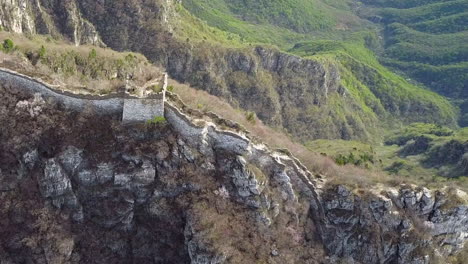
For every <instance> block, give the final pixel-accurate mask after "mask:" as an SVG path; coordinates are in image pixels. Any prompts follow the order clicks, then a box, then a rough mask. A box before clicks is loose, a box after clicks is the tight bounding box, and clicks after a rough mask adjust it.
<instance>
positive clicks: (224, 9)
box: [179, 0, 456, 124]
mask: <svg viewBox="0 0 468 264" xmlns="http://www.w3.org/2000/svg"><path fill="white" fill-rule="evenodd" d="M247 2H249V1H247ZM286 2H288V1H286ZM327 2H328V5H327V4H326V3H325V2H320V1H315V2H314V3H315V5H316V6H318V5H320V6H322V7H323V8H322V9H318V10H315V9H313V7H312V6H310V5H309V4H304V5H302V6H301V5H297V6H295V9H304V10H293V11H288V12H292V13H299V14H300V15H303V16H306V15H307V14H309V13H311V12H317V13H320V14H322V15H325V16H329V17H335V18H336V17H338V16H337V14H344V15H341V20H342V21H351V22H348V24H347V25H346V27H347V28H352V29H358V28H360V29H362V28H363V27H365V23H364V22H362V21H360V20H359V19H358V18H357V17H355V16H354V15H352V13H351V12H350V8H349V7H348V6H347V5H337V3H338V2H339V1H327ZM290 3H292V2H290ZM309 3H310V1H309ZM340 3H343V2H340ZM183 5H184V7H185V8H187V9H188V10H189V11H190V13H188V12H187V11H186V10H185V8H184V7H180V12H179V14H181V17H182V19H181V21H182V23H183V26H181V27H180V28H181V29H183V30H184V31H183V32H180V33H182V34H181V36H182V37H183V38H185V37H187V38H189V37H191V40H192V39H193V38H194V37H195V38H198V39H203V40H205V41H210V42H217V43H221V44H222V45H225V46H231V47H248V46H249V44H251V43H255V44H262V43H263V44H268V45H276V46H279V47H280V48H281V49H283V50H287V51H288V52H290V53H293V54H296V55H300V56H303V57H310V58H313V59H317V60H322V61H323V62H325V63H333V64H335V65H338V66H339V68H340V69H341V77H342V84H343V86H344V87H345V88H347V91H348V92H349V94H350V95H351V97H352V98H353V100H354V101H356V102H359V107H358V108H359V109H346V108H345V107H343V102H341V101H340V100H339V99H338V100H334V101H333V100H332V101H333V102H331V105H330V107H332V108H335V109H334V112H338V115H334V116H335V118H343V119H346V114H347V113H349V112H350V111H362V112H364V113H367V114H366V115H367V118H371V119H372V118H376V116H380V117H381V118H382V120H385V121H384V123H385V122H386V123H388V124H390V123H392V124H393V123H394V122H395V121H396V120H395V119H393V118H390V117H391V116H393V117H397V118H401V119H403V120H405V121H408V122H412V121H425V122H440V121H442V120H444V121H442V123H445V124H453V120H454V116H455V115H456V114H455V111H454V110H453V108H452V107H451V106H450V104H448V103H447V101H445V100H444V99H443V98H442V97H440V96H437V95H435V94H434V93H430V92H427V91H425V90H424V89H422V88H420V87H416V86H414V85H411V84H409V83H408V82H407V81H406V80H404V79H403V78H401V77H399V76H398V75H396V74H394V73H392V72H390V71H389V70H387V69H386V68H385V67H383V66H381V65H380V64H379V62H378V61H377V60H376V58H375V57H374V55H373V54H372V52H371V51H370V50H368V49H367V48H366V46H369V45H372V44H371V43H368V42H378V40H377V39H376V37H375V35H372V34H370V33H367V32H366V33H355V34H352V37H350V35H351V34H350V32H351V31H342V30H340V28H339V27H337V24H339V23H338V22H336V21H334V20H331V19H330V20H325V21H327V25H328V26H326V27H322V26H319V27H318V28H317V27H314V26H309V27H307V28H308V31H309V32H317V34H315V33H308V34H304V33H303V32H304V31H306V30H305V29H303V28H302V29H300V30H299V29H298V28H297V26H295V24H294V23H289V22H288V21H290V19H292V17H289V16H287V15H286V18H285V19H284V21H286V22H281V21H280V22H278V21H277V22H276V23H273V24H272V23H270V22H271V21H269V16H268V15H267V14H270V13H272V14H277V13H278V12H279V9H278V7H277V6H275V5H273V4H266V3H264V2H262V1H260V2H258V3H257V2H256V3H253V2H252V3H251V2H249V3H248V4H247V5H245V6H243V8H241V5H239V1H232V2H229V3H227V1H223V0H216V1H191V0H189V1H185V2H184V3H183ZM253 6H256V7H257V9H255V10H256V11H257V12H256V14H257V16H256V17H252V16H253V14H252V15H251V13H252V11H250V10H252V7H253ZM334 6H337V7H334ZM298 7H301V8H298ZM302 7H303V8H302ZM325 7H326V8H325ZM288 8H292V6H289V5H288ZM288 8H286V10H289V9H288ZM293 9H294V8H293ZM301 13H302V14H301ZM191 14H194V15H196V16H197V17H199V18H200V19H202V20H203V21H200V20H198V21H196V19H195V18H193V16H191ZM241 16H242V17H241ZM273 17H275V15H274V16H273ZM312 17H314V16H312ZM241 18H243V19H244V20H242V19H241ZM314 19H315V17H314ZM317 19H319V18H317ZM279 20H281V19H279ZM184 21H185V22H184ZM187 21H190V22H187ZM296 24H301V22H300V21H296ZM200 25H201V26H200ZM210 25H213V26H216V28H214V29H213V27H211V26H210ZM226 32H229V33H226ZM180 33H179V34H180ZM229 34H230V35H229ZM317 39H334V40H335V41H322V40H317ZM369 72H371V73H373V74H369ZM411 105H417V107H416V108H419V109H414V108H413V109H410V108H411ZM428 109H431V110H430V111H432V110H436V109H438V110H436V111H435V112H436V113H435V114H434V115H431V114H429V115H427V117H426V118H425V119H421V118H419V119H416V118H415V117H417V115H408V113H409V112H408V111H412V110H415V111H416V112H417V113H418V114H419V115H423V116H424V115H426V114H427V113H428V112H429V111H426V110H428ZM310 111H312V112H310V114H314V113H313V111H314V110H313V109H311V110H310ZM340 112H341V113H343V115H342V117H340V115H339V113H340ZM387 113H391V114H390V115H387ZM354 119H355V120H358V121H357V122H363V120H362V116H361V118H354ZM413 119H414V120H413ZM359 120H361V121H359ZM324 122H325V121H324Z"/></svg>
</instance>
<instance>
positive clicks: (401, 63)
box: [362, 0, 468, 126]
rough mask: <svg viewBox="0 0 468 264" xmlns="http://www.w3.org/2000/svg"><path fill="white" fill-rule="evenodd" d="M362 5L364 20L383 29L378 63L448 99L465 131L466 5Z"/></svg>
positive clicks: (467, 84) (463, 2)
mask: <svg viewBox="0 0 468 264" xmlns="http://www.w3.org/2000/svg"><path fill="white" fill-rule="evenodd" d="M363 2H364V3H365V4H366V5H368V6H369V8H367V9H365V11H362V14H363V16H364V17H367V18H368V19H371V20H373V21H376V22H379V23H380V24H382V25H383V26H384V31H383V36H384V46H385V52H384V54H383V58H382V62H383V63H384V64H385V65H388V66H391V67H394V68H396V69H398V70H401V71H403V72H404V73H405V74H407V75H408V76H409V77H410V78H413V79H415V80H417V81H418V82H421V83H423V84H425V85H426V86H427V87H428V88H430V89H432V90H434V91H436V92H437V93H439V94H442V95H444V96H447V97H449V98H451V99H452V100H453V101H454V102H455V103H456V104H458V105H459V106H460V108H461V113H462V116H461V119H460V125H462V126H466V125H467V124H468V123H467V118H468V116H467V109H468V108H467V105H468V104H467V103H466V99H467V96H468V92H467V91H468V89H467V87H468V81H467V80H468V64H467V62H468V44H467V43H468V16H467V11H468V1H466V0H457V1H363Z"/></svg>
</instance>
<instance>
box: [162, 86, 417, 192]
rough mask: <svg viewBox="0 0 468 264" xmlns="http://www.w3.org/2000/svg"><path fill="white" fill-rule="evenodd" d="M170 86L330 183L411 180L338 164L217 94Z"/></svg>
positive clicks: (356, 185) (193, 103)
mask: <svg viewBox="0 0 468 264" xmlns="http://www.w3.org/2000/svg"><path fill="white" fill-rule="evenodd" d="M169 85H172V86H173V87H174V92H175V93H176V94H178V95H179V96H180V98H181V99H182V100H183V101H184V103H185V104H187V105H188V106H190V107H191V108H194V109H200V110H204V111H211V112H214V113H216V114H218V115H219V116H222V117H223V118H226V119H230V120H232V121H235V122H237V123H239V124H241V125H242V126H244V127H245V128H246V129H247V130H248V131H250V133H251V136H253V137H254V138H258V139H260V140H261V141H262V142H264V143H266V144H268V145H269V146H270V147H271V148H273V149H275V148H276V149H288V150H289V151H290V152H291V153H292V154H293V155H294V156H295V157H297V158H298V159H299V160H300V161H301V162H302V163H303V164H304V165H305V166H306V167H307V168H308V169H309V170H310V171H311V172H313V173H314V174H315V175H317V176H318V175H324V176H326V180H327V181H328V182H330V183H333V184H345V185H348V186H350V187H353V188H363V187H368V186H373V185H375V184H378V183H386V184H388V185H392V186H396V185H399V184H402V183H414V182H412V181H411V180H409V179H403V178H401V177H398V176H394V175H388V174H385V173H384V172H381V171H377V170H366V169H363V168H359V167H356V166H352V165H347V166H338V165H337V164H336V163H335V162H334V161H333V160H332V159H331V158H329V157H326V156H323V155H320V154H319V153H315V152H312V151H310V150H309V149H307V148H306V147H305V146H303V145H302V144H300V143H298V142H295V141H294V140H292V139H291V138H290V137H289V136H287V134H286V133H284V132H282V131H277V130H275V129H273V128H271V127H268V126H267V125H265V124H264V123H263V122H262V121H261V120H256V122H249V120H247V118H246V112H245V111H243V110H241V109H236V108H234V107H232V106H231V105H230V104H229V103H228V102H226V101H224V100H223V99H221V98H219V97H216V96H213V95H210V94H209V93H207V92H205V91H202V90H197V89H194V88H192V87H190V86H188V85H186V84H181V83H179V82H177V81H175V80H172V79H170V80H169Z"/></svg>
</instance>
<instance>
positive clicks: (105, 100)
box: [0, 68, 167, 123]
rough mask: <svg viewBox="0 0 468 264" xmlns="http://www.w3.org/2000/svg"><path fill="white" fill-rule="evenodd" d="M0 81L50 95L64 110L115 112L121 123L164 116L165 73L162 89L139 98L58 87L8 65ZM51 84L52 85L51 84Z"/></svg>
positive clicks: (33, 92) (46, 97)
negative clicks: (75, 92) (98, 94)
mask: <svg viewBox="0 0 468 264" xmlns="http://www.w3.org/2000/svg"><path fill="white" fill-rule="evenodd" d="M0 82H1V83H2V84H4V85H8V86H14V87H15V88H17V89H20V90H22V91H23V92H26V93H31V94H36V93H39V94H40V95H41V96H42V97H44V98H45V99H49V98H50V99H52V100H54V101H56V102H57V103H58V104H60V105H61V106H62V107H64V108H65V109H67V110H72V111H78V112H82V111H84V110H85V109H92V110H94V112H95V113H96V114H97V115H105V114H109V115H119V116H122V121H123V122H124V123H132V122H145V121H147V120H150V119H152V118H154V117H155V116H164V101H165V92H166V88H167V76H166V77H165V80H164V86H163V91H162V92H161V93H158V94H155V95H152V96H150V97H149V98H145V99H140V98H137V97H132V96H130V95H128V94H126V93H115V94H110V95H106V96H95V95H79V94H73V93H70V92H66V91H60V90H58V89H59V88H60V87H53V85H51V84H47V83H45V82H43V81H42V80H40V79H35V78H32V77H29V76H26V75H23V74H20V73H17V72H14V71H11V70H8V69H3V68H0ZM51 87H53V88H51Z"/></svg>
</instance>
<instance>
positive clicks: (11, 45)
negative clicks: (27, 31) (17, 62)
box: [2, 39, 15, 53]
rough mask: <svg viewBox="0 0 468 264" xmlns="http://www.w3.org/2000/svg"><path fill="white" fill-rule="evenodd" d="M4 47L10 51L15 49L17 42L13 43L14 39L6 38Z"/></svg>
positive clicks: (6, 50)
mask: <svg viewBox="0 0 468 264" xmlns="http://www.w3.org/2000/svg"><path fill="white" fill-rule="evenodd" d="M2 47H3V50H4V51H5V52H7V53H8V52H11V51H13V49H14V47H15V44H14V43H13V40H11V39H5V40H4V41H3V46H2Z"/></svg>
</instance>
